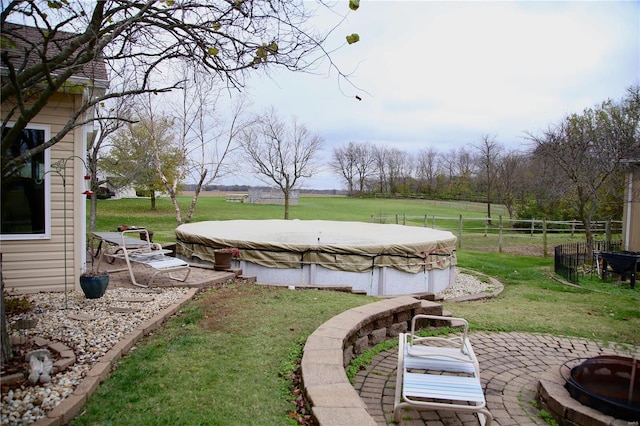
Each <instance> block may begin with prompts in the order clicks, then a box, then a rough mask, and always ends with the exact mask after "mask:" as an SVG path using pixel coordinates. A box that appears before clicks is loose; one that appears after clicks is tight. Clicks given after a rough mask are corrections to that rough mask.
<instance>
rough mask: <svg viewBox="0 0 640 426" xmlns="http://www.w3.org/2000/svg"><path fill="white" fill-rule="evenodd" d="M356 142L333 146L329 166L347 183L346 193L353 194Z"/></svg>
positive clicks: (350, 195)
mask: <svg viewBox="0 0 640 426" xmlns="http://www.w3.org/2000/svg"><path fill="white" fill-rule="evenodd" d="M356 161H357V159H356V144H355V143H354V142H349V145H347V146H346V147H334V148H333V152H332V154H331V161H330V162H329V167H330V168H331V170H333V171H334V172H335V173H336V174H337V175H338V176H340V178H341V179H342V180H343V181H344V183H345V184H346V185H347V195H348V196H349V197H352V196H353V187H354V180H355V179H356V173H357V171H356Z"/></svg>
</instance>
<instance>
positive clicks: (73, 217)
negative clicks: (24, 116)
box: [0, 93, 85, 293]
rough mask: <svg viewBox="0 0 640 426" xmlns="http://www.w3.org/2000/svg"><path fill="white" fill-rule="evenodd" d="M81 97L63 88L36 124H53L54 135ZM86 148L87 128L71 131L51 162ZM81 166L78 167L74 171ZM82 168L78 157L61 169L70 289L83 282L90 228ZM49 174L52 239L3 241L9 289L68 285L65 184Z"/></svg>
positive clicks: (82, 153) (53, 152) (52, 154)
mask: <svg viewBox="0 0 640 426" xmlns="http://www.w3.org/2000/svg"><path fill="white" fill-rule="evenodd" d="M81 100H82V99H81V96H78V95H71V94H64V93H58V94H56V95H54V96H53V97H52V99H51V100H50V102H49V103H48V104H47V106H46V107H45V108H44V109H43V110H42V112H41V113H40V114H39V115H37V116H36V117H35V118H34V119H33V120H31V123H33V124H41V125H48V126H50V128H51V135H55V134H56V133H58V132H59V131H60V130H61V129H62V127H63V126H64V125H65V124H66V122H67V120H68V118H69V116H70V115H71V113H72V111H73V110H74V108H77V107H78V106H79V102H81ZM3 107H6V105H3ZM84 148H85V147H84V138H83V132H82V128H79V129H78V130H75V131H73V132H70V133H69V134H67V135H66V136H65V137H64V138H63V139H62V140H61V141H60V142H58V143H57V144H55V145H54V146H53V147H51V148H50V162H51V165H53V164H54V163H55V162H56V161H58V160H61V159H66V158H68V157H70V156H72V155H77V156H79V157H81V158H84V156H85V151H84ZM76 168H77V169H78V172H75V169H76ZM50 169H51V168H50ZM82 170H83V168H82V162H81V161H80V160H79V159H73V160H69V161H67V167H66V169H65V170H61V171H60V172H61V173H62V174H63V175H64V174H65V173H66V218H67V222H66V225H67V228H66V258H67V261H66V268H67V271H66V290H74V289H75V288H76V287H79V284H78V277H79V275H80V273H81V272H82V265H83V264H84V238H85V237H84V236H85V233H84V232H78V231H80V230H82V231H83V230H84V229H85V225H84V220H85V219H84V203H85V196H84V195H83V194H82V191H83V190H84V188H83V176H79V174H80V173H81V171H82ZM48 176H49V178H50V181H51V185H50V188H51V217H50V220H51V236H50V238H46V239H38V240H15V241H12V240H3V241H0V251H2V274H3V279H4V282H5V288H6V290H7V291H9V292H16V293H36V292H42V291H64V290H65V263H64V259H65V250H64V248H65V221H64V218H65V209H64V207H65V203H64V196H65V195H64V186H63V184H62V178H61V176H60V175H58V174H57V173H54V172H52V173H48Z"/></svg>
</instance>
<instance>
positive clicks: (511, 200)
mask: <svg viewBox="0 0 640 426" xmlns="http://www.w3.org/2000/svg"><path fill="white" fill-rule="evenodd" d="M525 164H526V160H525V158H524V156H523V155H522V154H519V153H517V152H516V151H511V152H507V153H506V154H505V155H503V156H501V158H500V161H499V162H498V163H497V164H496V173H495V188H496V193H497V196H498V199H499V200H500V202H501V203H502V204H504V205H505V207H506V208H507V212H509V218H510V219H511V218H513V217H514V215H515V206H516V203H517V201H518V197H520V200H521V201H522V200H523V199H524V197H523V194H524V185H523V184H524V182H526V181H527V177H526V175H525V167H524V165H525Z"/></svg>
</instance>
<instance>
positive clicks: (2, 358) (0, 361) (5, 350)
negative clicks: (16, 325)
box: [0, 252, 13, 366]
mask: <svg viewBox="0 0 640 426" xmlns="http://www.w3.org/2000/svg"><path fill="white" fill-rule="evenodd" d="M0 293H1V294H0V322H1V323H2V324H0V328H2V330H1V332H2V339H0V340H2V351H0V366H4V364H5V362H6V360H8V359H9V358H13V350H12V348H11V342H10V341H9V329H8V328H7V327H8V324H9V322H8V321H7V313H6V311H5V306H4V279H3V278H2V253H1V252H0Z"/></svg>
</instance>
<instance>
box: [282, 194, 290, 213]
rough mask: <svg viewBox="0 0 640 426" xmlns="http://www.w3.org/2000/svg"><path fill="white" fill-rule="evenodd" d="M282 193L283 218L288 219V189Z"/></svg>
mask: <svg viewBox="0 0 640 426" xmlns="http://www.w3.org/2000/svg"><path fill="white" fill-rule="evenodd" d="M283 193H284V220H287V219H289V191H288V190H287V191H283Z"/></svg>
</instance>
